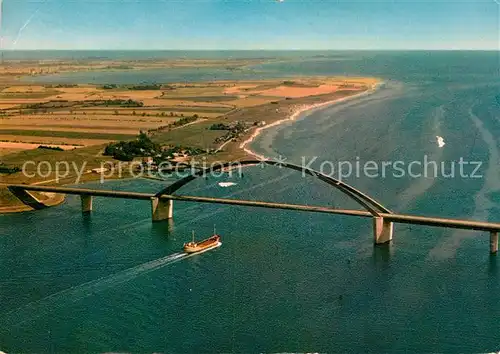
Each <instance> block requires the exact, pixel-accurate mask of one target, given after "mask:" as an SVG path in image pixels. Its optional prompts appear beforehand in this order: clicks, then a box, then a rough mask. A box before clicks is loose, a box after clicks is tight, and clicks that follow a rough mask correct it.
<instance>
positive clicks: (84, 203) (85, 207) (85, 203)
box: [80, 194, 92, 213]
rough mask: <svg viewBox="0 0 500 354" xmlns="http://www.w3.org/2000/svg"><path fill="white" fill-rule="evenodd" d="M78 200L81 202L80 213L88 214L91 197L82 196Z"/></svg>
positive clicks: (90, 206) (90, 209)
mask: <svg viewBox="0 0 500 354" xmlns="http://www.w3.org/2000/svg"><path fill="white" fill-rule="evenodd" d="M80 199H81V201H82V212H83V213H90V212H91V211H92V196H91V195H85V194H82V195H81V196H80Z"/></svg>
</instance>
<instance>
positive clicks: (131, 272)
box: [1, 242, 222, 326]
mask: <svg viewBox="0 0 500 354" xmlns="http://www.w3.org/2000/svg"><path fill="white" fill-rule="evenodd" d="M221 245H222V243H221V242H218V243H217V244H216V245H214V246H212V247H209V248H207V249H205V250H203V251H200V252H196V253H191V254H189V253H184V252H178V253H174V254H171V255H168V256H166V257H162V258H158V259H155V260H153V261H150V262H146V263H143V264H140V265H138V266H135V267H132V268H128V269H125V270H122V271H120V272H118V273H115V274H111V275H108V276H106V277H103V278H99V279H96V280H92V281H89V282H87V283H83V284H80V285H76V286H73V287H71V288H69V289H66V290H62V291H59V292H57V293H54V294H52V295H49V296H47V297H44V298H42V299H40V300H37V301H34V302H31V303H29V304H27V305H25V306H22V307H20V308H18V309H15V310H12V311H9V312H7V313H5V314H4V315H2V319H1V322H2V324H4V325H7V324H8V325H9V326H16V325H17V326H18V325H21V324H23V323H24V322H26V321H28V320H33V319H35V318H38V317H41V316H44V315H46V314H47V313H49V312H51V311H53V310H57V309H58V308H61V307H63V306H65V305H67V304H68V303H74V302H77V301H79V300H82V299H84V298H86V297H89V296H92V295H95V294H98V293H100V292H102V291H105V290H107V289H110V288H113V287H115V286H117V285H120V284H123V283H126V282H128V281H130V280H133V279H135V278H137V277H139V276H142V275H144V274H147V273H150V272H152V271H154V270H158V269H160V268H163V267H165V266H167V265H171V264H173V263H176V262H179V261H182V260H184V259H187V258H190V257H194V256H196V255H199V254H201V253H205V252H208V251H210V250H213V249H215V248H217V247H220V246H221ZM9 322H12V323H9Z"/></svg>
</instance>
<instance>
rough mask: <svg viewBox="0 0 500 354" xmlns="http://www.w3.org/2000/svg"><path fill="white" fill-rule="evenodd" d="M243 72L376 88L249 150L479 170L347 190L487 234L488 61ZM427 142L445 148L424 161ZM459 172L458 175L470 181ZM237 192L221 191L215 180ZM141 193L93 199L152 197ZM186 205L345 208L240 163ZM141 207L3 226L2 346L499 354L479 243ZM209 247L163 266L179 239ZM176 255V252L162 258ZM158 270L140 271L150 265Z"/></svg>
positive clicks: (425, 57) (278, 217)
mask: <svg viewBox="0 0 500 354" xmlns="http://www.w3.org/2000/svg"><path fill="white" fill-rule="evenodd" d="M255 70H259V71H261V72H266V73H269V75H280V73H281V74H282V75H285V74H290V73H298V74H304V75H310V74H319V75H324V74H337V73H349V74H352V75H359V74H370V75H374V76H379V77H382V78H384V80H385V81H386V85H385V86H384V87H383V88H382V89H380V90H379V91H378V92H377V93H375V94H373V95H371V96H367V97H364V98H361V99H358V100H355V101H350V102H348V103H345V104H341V105H338V106H335V107H330V108H328V109H325V110H322V111H318V112H315V113H313V114H312V115H311V116H309V117H306V118H304V119H301V120H299V121H297V122H295V123H294V124H290V125H283V126H281V127H279V128H276V129H270V130H268V131H265V133H264V134H262V135H261V136H260V137H259V138H258V139H256V141H255V142H254V145H253V146H254V148H255V149H256V150H257V151H259V152H260V153H264V154H266V155H267V156H271V157H275V156H279V155H282V156H284V157H286V158H287V161H291V162H296V163H301V161H302V158H303V157H305V158H306V159H307V160H308V159H309V158H311V157H313V156H318V159H317V160H316V162H315V163H314V164H313V166H315V167H319V166H320V165H321V163H322V162H323V161H325V160H329V161H334V162H337V161H341V160H342V161H343V160H348V161H355V160H356V157H359V160H360V161H363V162H364V161H368V160H373V161H377V162H381V161H396V160H401V161H404V162H406V163H409V162H411V161H414V160H416V161H421V160H422V159H423V156H424V155H427V156H428V157H429V158H432V159H434V160H435V161H438V162H441V161H443V162H446V163H450V162H451V161H458V159H460V157H463V158H467V159H469V160H473V161H480V162H482V166H481V169H480V171H479V172H480V173H481V174H482V175H483V177H482V178H478V179H470V178H443V177H439V178H408V177H406V178H395V177H393V176H390V175H389V176H386V177H385V178H381V177H379V178H367V177H366V176H365V177H359V178H357V177H350V178H347V181H348V182H349V183H351V184H352V185H354V186H356V187H357V188H359V189H361V190H362V191H365V192H367V193H369V194H370V195H372V196H374V197H376V198H377V199H378V200H379V201H381V202H382V203H383V204H385V205H386V206H388V207H389V208H391V209H393V210H395V211H400V212H411V213H416V214H422V215H436V216H453V217H464V218H475V219H484V220H495V221H500V219H499V217H498V215H499V211H500V198H499V195H500V177H499V176H500V171H499V170H500V168H499V163H500V161H498V156H499V154H498V151H499V150H498V149H499V140H498V137H499V136H500V135H499V133H500V119H499V117H500V106H499V103H498V100H497V97H498V95H499V94H500V90H499V88H500V81H499V80H498V54H497V53H492V52H490V53H484V52H478V53H472V52H467V53H454V52H445V53H423V52H414V53H397V52H393V53H361V54H358V57H355V58H351V60H343V61H339V60H338V58H334V59H333V60H332V59H331V58H312V59H310V60H304V59H300V60H299V59H297V58H295V57H293V58H290V59H289V60H288V61H287V62H284V63H281V64H273V65H267V66H263V67H257V68H255ZM436 135H439V136H442V137H444V139H445V141H446V145H445V147H444V148H442V149H440V148H438V146H437V144H436ZM469 172H471V171H469ZM228 179H231V180H233V181H234V182H236V183H238V184H237V185H236V186H233V187H230V188H221V187H220V186H218V185H217V182H218V181H221V180H224V181H226V180H228ZM164 185H165V183H162V182H158V181H150V180H135V181H120V182H111V183H109V184H105V185H104V186H100V187H101V188H111V187H113V188H117V189H124V190H136V191H156V190H159V189H161V188H162V187H163V186H164ZM179 193H182V194H192V195H207V196H227V197H231V198H244V199H257V200H272V201H286V202H290V203H305V204H314V205H333V206H337V207H356V205H355V204H354V203H353V202H352V201H349V200H346V199H345V197H343V196H342V195H340V194H339V193H337V192H335V191H333V190H331V189H330V188H329V187H328V186H326V185H324V184H322V183H321V182H320V181H316V180H314V179H312V178H311V177H309V178H307V179H305V178H302V177H301V176H300V174H299V173H297V172H290V171H288V170H280V169H276V168H274V169H273V168H271V167H268V168H266V169H264V170H262V169H260V168H256V167H253V168H249V170H247V171H246V172H245V175H244V178H238V177H228V176H224V177H222V178H220V179H218V180H216V179H209V180H197V181H195V182H193V183H191V184H189V185H187V186H185V187H183V189H182V190H180V191H179ZM149 208H150V206H149V204H148V203H146V202H141V201H126V200H111V199H103V198H101V199H99V198H97V199H96V201H95V208H94V209H95V211H94V213H93V214H92V216H91V217H89V218H84V217H82V215H81V214H80V205H79V200H78V199H77V198H74V197H69V198H68V200H67V202H66V203H65V204H63V205H61V206H59V207H56V208H52V209H48V210H43V211H39V212H33V213H25V214H18V215H8V216H6V215H3V216H0V229H1V230H2V237H1V238H0V244H1V245H0V270H1V273H0V274H1V275H0V303H1V304H2V307H1V309H0V323H2V326H1V328H0V349H2V350H4V351H7V352H11V351H22V352H26V351H28V352H47V351H55V352H76V351H85V352H87V351H88V352H98V351H99V352H101V351H135V352H153V351H163V352H221V351H223V352H229V351H234V352H249V351H266V352H278V351H280V352H283V351H299V352H306V351H307V352H311V351H318V352H319V351H322V352H326V351H328V352H331V351H355V352H361V351H365V352H402V351H416V352H447V353H452V352H458V351H460V352H487V351H494V350H499V349H500V341H499V339H498V333H499V330H500V321H498V318H500V302H499V300H498V299H499V297H498V296H499V294H500V274H499V273H500V272H499V267H500V265H499V264H498V257H491V256H489V254H488V235H487V234H485V233H477V232H472V233H469V232H459V231H453V230H451V231H449V230H443V229H435V228H427V227H420V226H412V227H411V228H409V227H408V226H404V225H396V227H395V239H394V243H393V245H392V246H391V247H390V248H384V247H381V248H379V247H377V248H374V247H373V245H372V236H371V225H370V221H369V220H367V219H357V218H350V217H336V216H328V215H321V214H307V213H298V212H291V211H278V210H267V209H252V208H244V207H230V206H217V205H208V204H207V205H202V204H189V203H181V202H178V203H176V204H175V211H174V218H175V219H174V223H173V224H169V223H159V224H152V223H151V221H150V209H149ZM214 223H215V224H217V229H218V232H219V233H221V234H222V235H223V245H222V247H220V248H219V249H217V250H215V251H213V252H208V253H205V254H203V255H200V256H197V257H192V258H188V259H180V260H179V259H176V258H175V257H176V256H175V254H176V253H178V252H179V249H180V248H181V246H182V243H183V242H184V241H185V240H187V239H188V238H189V237H190V236H189V235H190V232H191V230H192V229H195V230H196V231H197V234H198V235H200V237H201V235H208V234H209V233H210V232H211V230H212V226H213V224H214ZM172 254H174V256H171V255H172ZM151 262H154V263H151Z"/></svg>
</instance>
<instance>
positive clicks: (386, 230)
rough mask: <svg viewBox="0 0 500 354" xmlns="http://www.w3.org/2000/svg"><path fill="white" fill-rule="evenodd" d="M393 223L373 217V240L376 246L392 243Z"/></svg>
mask: <svg viewBox="0 0 500 354" xmlns="http://www.w3.org/2000/svg"><path fill="white" fill-rule="evenodd" d="M393 229H394V223H392V222H390V221H386V220H384V218H383V217H380V216H375V217H373V240H374V242H375V244H376V245H380V244H384V243H389V242H391V241H392V233H393Z"/></svg>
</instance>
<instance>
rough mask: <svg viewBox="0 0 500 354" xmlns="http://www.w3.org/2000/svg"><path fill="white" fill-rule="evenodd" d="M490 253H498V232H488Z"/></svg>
mask: <svg viewBox="0 0 500 354" xmlns="http://www.w3.org/2000/svg"><path fill="white" fill-rule="evenodd" d="M490 253H491V254H497V253H498V231H491V232H490Z"/></svg>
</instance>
